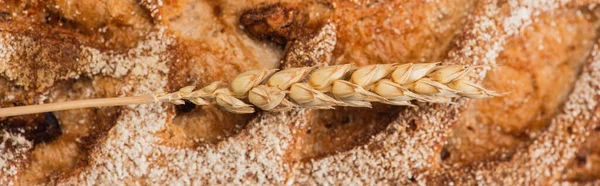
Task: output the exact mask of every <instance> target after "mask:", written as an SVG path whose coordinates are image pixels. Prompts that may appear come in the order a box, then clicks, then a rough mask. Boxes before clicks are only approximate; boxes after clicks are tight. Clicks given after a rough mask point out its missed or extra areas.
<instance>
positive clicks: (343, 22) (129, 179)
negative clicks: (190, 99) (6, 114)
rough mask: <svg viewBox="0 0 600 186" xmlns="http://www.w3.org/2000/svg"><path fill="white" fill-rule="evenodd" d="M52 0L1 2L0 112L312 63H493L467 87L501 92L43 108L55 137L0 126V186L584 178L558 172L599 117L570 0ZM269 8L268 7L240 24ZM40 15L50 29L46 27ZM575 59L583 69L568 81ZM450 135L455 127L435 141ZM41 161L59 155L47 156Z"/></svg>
mask: <svg viewBox="0 0 600 186" xmlns="http://www.w3.org/2000/svg"><path fill="white" fill-rule="evenodd" d="M69 2H70V1H60V0H56V1H50V2H38V1H32V2H30V4H29V5H30V6H26V5H27V2H25V3H23V2H14V1H10V2H7V3H6V4H5V5H4V6H3V7H2V8H1V9H0V10H1V11H6V12H16V13H15V14H14V15H12V14H11V16H4V14H2V21H1V23H0V36H1V37H0V105H2V106H4V105H7V104H11V103H14V102H20V103H26V104H34V103H42V102H56V101H62V100H71V99H85V98H93V97H112V96H123V95H138V94H147V93H150V92H161V91H163V92H166V91H171V90H176V89H179V88H181V87H183V86H186V85H190V84H194V85H205V84H207V83H209V82H212V81H217V80H222V81H223V82H229V80H231V78H233V77H234V76H235V75H236V74H238V73H239V72H243V71H247V70H251V69H259V68H273V67H279V68H289V67H297V66H309V65H316V64H319V63H353V64H357V65H365V64H374V63H396V62H399V63H405V62H435V61H442V62H443V63H445V64H469V65H482V64H485V65H492V66H495V69H491V71H490V69H480V70H478V71H477V73H476V74H473V75H472V78H473V79H476V80H481V81H483V82H484V85H485V86H486V87H489V88H491V89H495V90H499V91H506V92H511V94H509V95H508V96H506V97H503V98H498V99H491V100H481V101H467V100H456V101H457V103H456V104H424V103H419V104H418V106H419V107H418V108H402V107H388V106H380V105H376V106H375V108H374V109H358V108H356V109H355V108H339V109H336V110H327V111H319V110H306V109H299V110H294V111H290V112H284V113H267V112H261V113H258V114H255V115H234V114H230V113H227V112H224V111H222V110H220V109H219V108H216V107H210V106H204V107H195V108H192V109H191V111H190V112H184V111H183V110H181V109H177V108H174V107H172V106H169V105H167V104H153V105H138V106H127V107H120V108H101V109H83V110H74V111H63V112H57V113H55V114H56V116H57V118H58V119H59V121H60V126H61V129H63V130H62V133H63V134H62V135H61V136H59V137H58V138H57V139H56V140H55V141H52V142H48V143H42V144H36V145H35V146H34V145H33V144H31V143H30V142H28V141H27V140H24V139H23V138H22V137H20V136H19V135H15V134H12V133H6V134H5V135H2V134H0V137H1V140H0V152H7V153H4V154H2V155H1V156H0V167H2V169H3V170H7V171H4V172H3V173H0V183H17V184H20V185H27V184H30V183H43V182H47V181H49V182H50V183H51V184H63V185H75V184H77V185H80V184H88V185H93V184H97V183H107V184H109V183H127V184H161V183H171V184H177V183H181V184H205V185H208V184H224V183H232V184H294V183H296V184H384V183H389V184H392V183H395V184H413V183H418V184H423V183H432V184H435V183H445V184H449V183H458V184H477V183H478V184H502V183H504V184H507V185H512V184H533V183H555V182H557V181H573V180H577V179H578V178H585V179H587V180H592V179H593V178H590V177H593V175H592V176H588V174H586V173H589V172H585V171H593V170H595V169H588V170H584V169H585V168H584V169H579V168H577V167H573V168H572V170H573V171H571V172H568V171H567V172H565V173H564V174H566V176H563V172H564V171H563V170H564V169H565V167H567V165H568V164H569V162H571V160H572V159H574V157H575V155H576V153H575V152H576V151H577V150H578V149H579V146H581V145H582V144H583V140H584V139H586V136H587V133H586V131H588V130H590V128H591V126H592V124H594V123H597V122H598V121H597V115H598V114H600V113H598V112H600V111H598V109H596V108H597V107H596V106H595V102H594V100H596V99H598V98H597V97H598V95H597V92H598V91H597V90H598V89H599V88H598V87H599V85H596V84H597V82H596V79H598V78H599V77H596V76H598V71H599V70H598V69H597V66H598V64H597V63H598V59H597V58H598V57H597V56H599V55H598V54H597V52H595V53H594V54H593V56H594V57H595V58H592V59H590V60H588V62H585V65H582V64H583V62H584V59H585V58H587V57H588V55H587V54H586V52H587V51H589V50H588V49H589V48H590V47H591V45H592V43H596V42H595V36H596V34H597V33H596V32H595V31H594V32H589V33H583V34H578V31H585V30H595V29H596V27H597V26H598V21H597V20H596V18H595V16H596V14H597V13H596V12H598V11H597V9H594V6H591V5H590V6H588V4H587V3H589V2H588V1H586V0H582V1H572V2H563V1H560V2H558V1H557V2H554V1H551V2H537V1H536V2H521V1H499V2H495V1H480V2H475V1H467V0H465V1H464V2H463V1H461V2H460V3H457V2H456V1H439V2H435V3H433V2H422V1H402V0H399V1H389V2H387V1H386V2H379V1H377V2H373V1H343V0H330V1H329V0H328V1H320V0H318V1H309V2H305V1H289V2H288V1H285V2H284V3H283V4H284V5H282V4H277V3H279V1H239V2H230V1H193V0H176V1H141V2H140V3H137V2H136V1H122V2H116V3H115V2H112V1H101V2H100V5H101V6H102V7H105V8H96V7H95V6H92V5H95V3H96V2H93V1H78V2H76V3H75V4H69ZM8 5H10V6H8ZM270 5H272V7H275V8H277V7H280V8H281V7H283V10H284V11H256V12H253V13H256V14H257V15H254V14H253V15H254V17H250V18H248V17H246V18H244V12H248V11H250V12H252V9H257V8H258V9H260V7H270ZM273 5H274V6H273ZM280 5H281V6H280ZM580 5H584V6H583V7H580ZM565 7H566V8H565ZM573 7H576V8H573ZM24 10H27V11H28V12H29V13H23V12H24ZM277 10H280V9H277ZM286 10H288V11H286ZM399 10H402V11H399ZM290 11H291V12H293V13H294V14H295V13H296V11H297V13H298V15H301V16H300V17H299V18H297V19H295V18H294V19H291V20H293V21H292V22H291V24H288V23H290V22H289V20H288V19H285V18H287V17H285V16H283V18H284V19H281V18H282V15H281V13H282V12H283V13H284V14H285V13H286V12H287V13H289V12H290ZM78 12H79V13H78ZM128 13H133V15H131V16H125V15H128ZM46 15H48V16H49V17H50V18H56V17H60V18H61V19H58V20H54V21H50V22H48V19H43V18H44V17H45V16H46ZM246 15H248V14H246ZM286 15H287V14H286ZM51 20H53V19H51ZM286 20H287V21H286ZM294 21H297V22H294ZM265 23H267V24H266V25H267V26H265ZM241 25H244V26H246V27H245V28H244V27H241ZM282 25H283V26H282ZM289 25H292V26H291V27H289V28H288V27H287V26H289ZM463 25H464V27H463ZM553 25H555V26H556V25H558V26H560V27H561V28H553ZM29 27H32V28H36V29H37V28H39V29H38V30H35V31H32V30H30V29H28V28H29ZM263 36H265V37H263ZM554 36H556V37H554ZM282 38H283V39H284V40H285V42H282V41H283V39H282ZM558 39H560V41H559V40H558ZM273 40H274V41H273ZM274 43H278V44H285V45H286V46H285V47H281V46H278V44H274ZM541 46H543V47H544V48H543V49H540V47H541ZM521 47H526V48H524V49H523V48H521ZM7 49H10V50H7ZM595 50H596V51H597V47H596V49H595ZM33 54H35V55H33ZM496 65H497V66H496ZM580 66H585V68H584V69H585V70H583V73H582V75H581V77H578V75H577V74H578V71H579V69H580ZM523 72H527V73H523ZM30 74H35V75H33V76H31V75H30ZM555 74H560V75H561V76H552V75H555ZM571 87H575V88H574V90H573V93H569V92H570V90H571ZM555 89H556V90H560V91H554V90H555ZM566 95H570V96H569V98H568V99H566ZM565 99H566V100H567V101H566V103H565V104H564V106H561V105H562V103H563V102H564V101H563V100H565ZM506 101H511V102H512V103H514V104H506ZM500 116H508V117H500ZM490 118H491V119H490ZM515 118H518V120H517V119H515ZM80 121H81V123H80ZM475 123H476V124H475ZM492 124H493V125H495V126H498V127H499V128H500V129H496V128H495V127H493V126H491V125H492ZM454 125H456V127H459V128H458V129H456V130H454V133H452V134H451V132H452V127H453V126H454ZM468 126H477V128H476V129H477V130H478V131H483V132H478V133H473V132H472V131H470V130H469V129H467V128H468ZM545 126H547V128H546V127H545ZM478 135H480V136H478ZM524 136H525V137H524ZM448 137H450V140H449V142H450V143H449V144H448V145H446V148H443V147H444V145H445V144H446V141H447V138H448ZM498 138H501V139H502V140H498ZM5 139H6V140H5ZM482 139H488V140H493V141H495V142H498V144H499V145H497V146H500V147H502V148H505V149H510V150H511V153H510V154H513V152H514V155H512V156H504V157H500V158H499V157H498V156H501V154H502V153H498V154H500V155H498V154H496V155H494V154H492V155H490V154H487V153H485V152H479V151H478V152H470V151H469V147H470V145H469V144H473V142H477V141H481V140H482ZM570 139H572V140H570ZM590 139H592V140H593V139H594V138H588V140H590ZM457 141H461V142H462V143H458V142H457ZM497 146H496V145H481V147H482V149H484V150H481V151H487V150H491V151H501V150H500V149H502V148H498V147H497ZM591 148H593V147H591V146H589V147H586V148H584V149H582V150H579V151H580V152H579V153H583V152H584V151H585V150H586V149H591ZM501 152H505V151H501ZM463 155H464V157H463ZM56 157H61V158H63V160H64V161H52V160H51V159H53V158H56ZM457 157H458V158H457ZM594 157H595V155H594V153H591V155H588V156H587V158H586V159H588V158H589V159H590V161H593V158H594ZM26 159H27V160H26ZM441 159H444V161H441ZM448 162H452V163H456V164H452V165H451V164H448ZM571 164H573V163H571ZM561 177H564V178H561Z"/></svg>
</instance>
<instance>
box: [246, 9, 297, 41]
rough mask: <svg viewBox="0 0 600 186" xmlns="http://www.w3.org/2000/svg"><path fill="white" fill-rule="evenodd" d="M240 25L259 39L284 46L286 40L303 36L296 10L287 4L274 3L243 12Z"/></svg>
mask: <svg viewBox="0 0 600 186" xmlns="http://www.w3.org/2000/svg"><path fill="white" fill-rule="evenodd" d="M240 24H242V25H243V26H244V28H246V30H247V31H248V32H249V33H250V34H251V35H253V36H254V37H257V38H259V39H265V40H269V41H273V42H275V43H277V44H280V45H285V44H286V43H287V41H288V40H292V39H294V38H296V37H297V36H298V35H303V34H302V33H303V30H304V29H303V27H302V25H303V24H302V21H300V16H299V10H298V8H296V7H294V6H292V5H291V4H288V3H275V4H270V5H266V6H260V7H258V8H254V9H250V10H247V11H245V12H244V13H243V14H242V16H241V17H240Z"/></svg>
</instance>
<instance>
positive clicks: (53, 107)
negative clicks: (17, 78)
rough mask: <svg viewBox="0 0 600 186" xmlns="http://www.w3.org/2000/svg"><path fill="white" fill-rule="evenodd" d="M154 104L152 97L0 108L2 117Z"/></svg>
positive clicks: (102, 99)
mask: <svg viewBox="0 0 600 186" xmlns="http://www.w3.org/2000/svg"><path fill="white" fill-rule="evenodd" d="M160 101H163V100H160ZM154 102H155V99H154V97H153V96H151V95H146V96H133V97H119V98H101V99H88V100H77V101H66V102H60V103H49V104H41V105H28V106H20V107H9V108H0V117H7V116H16V115H25V114H35V113H44V112H53V111H61V110H70V109H81V108H91V107H110V106H123V105H135V104H148V103H154Z"/></svg>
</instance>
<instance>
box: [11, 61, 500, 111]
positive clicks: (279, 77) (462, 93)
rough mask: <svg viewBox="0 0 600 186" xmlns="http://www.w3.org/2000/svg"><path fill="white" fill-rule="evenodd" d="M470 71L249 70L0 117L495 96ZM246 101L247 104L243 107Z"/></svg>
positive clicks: (417, 67) (431, 67)
mask: <svg viewBox="0 0 600 186" xmlns="http://www.w3.org/2000/svg"><path fill="white" fill-rule="evenodd" d="M477 67H478V66H475V67H468V66H464V65H450V66H443V65H439V64H438V63H419V64H413V63H408V64H401V65H398V64H377V65H368V66H364V67H360V68H353V67H352V65H349V64H347V65H335V66H326V67H302V68H290V69H285V70H281V71H278V70H276V69H264V70H252V71H247V72H244V73H241V74H239V75H238V76H236V77H235V78H234V79H233V81H232V82H231V84H230V87H229V88H218V87H219V82H214V83H212V84H210V85H208V86H206V87H203V88H201V89H198V90H196V89H195V87H194V86H187V87H183V88H181V89H180V90H179V91H177V92H173V93H165V94H155V95H147V96H134V97H121V98H104V99H89V100H78V101H68V102H61V103H50V104H42V105H31V106H22V107H11V108H0V117H6V116H14V115H23V114H32V113H41V112H51V111H59V110H68V109H79V108H89V107H102V106H119V105H132V104H148V103H160V102H170V103H172V104H177V105H180V104H184V103H185V101H184V100H187V101H190V102H192V103H194V104H196V105H208V104H212V103H216V104H218V105H220V106H221V107H223V108H224V109H225V110H227V111H230V112H233V113H253V112H255V107H258V108H260V109H262V110H266V111H284V110H289V109H292V108H294V107H303V108H315V109H332V108H334V107H335V106H348V107H371V102H379V103H384V104H390V105H402V106H414V105H413V104H411V101H413V100H416V101H421V102H433V103H452V99H451V98H455V97H466V98H486V97H494V96H500V95H501V94H498V93H496V92H495V91H490V90H486V89H485V88H483V87H481V86H479V85H478V84H476V83H473V82H471V81H469V79H468V77H467V75H468V74H469V72H471V71H472V70H473V69H474V68H477ZM248 102H249V103H248Z"/></svg>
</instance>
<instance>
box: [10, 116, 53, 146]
mask: <svg viewBox="0 0 600 186" xmlns="http://www.w3.org/2000/svg"><path fill="white" fill-rule="evenodd" d="M0 130H6V131H8V132H10V133H14V134H21V135H23V136H24V137H25V139H27V140H29V141H33V142H34V144H39V143H46V142H50V141H52V140H55V139H56V138H58V137H59V136H60V135H61V134H62V131H61V129H60V125H59V123H58V120H57V119H56V116H54V114H52V113H50V112H48V113H44V114H33V115H25V116H14V117H9V118H7V119H6V120H3V121H2V122H1V125H0Z"/></svg>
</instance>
